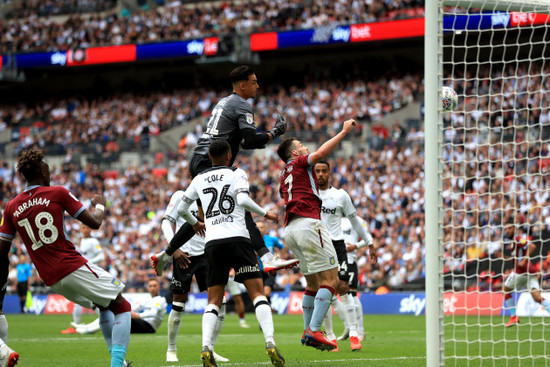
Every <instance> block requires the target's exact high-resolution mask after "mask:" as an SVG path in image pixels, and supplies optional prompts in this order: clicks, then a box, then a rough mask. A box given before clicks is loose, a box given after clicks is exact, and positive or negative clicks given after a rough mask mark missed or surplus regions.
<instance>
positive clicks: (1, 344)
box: [0, 339, 7, 348]
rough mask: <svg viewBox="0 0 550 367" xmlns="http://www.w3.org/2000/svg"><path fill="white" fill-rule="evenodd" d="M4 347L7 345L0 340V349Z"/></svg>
mask: <svg viewBox="0 0 550 367" xmlns="http://www.w3.org/2000/svg"><path fill="white" fill-rule="evenodd" d="M4 345H7V344H6V343H5V342H4V340H3V339H0V348H2V347H3V346H4Z"/></svg>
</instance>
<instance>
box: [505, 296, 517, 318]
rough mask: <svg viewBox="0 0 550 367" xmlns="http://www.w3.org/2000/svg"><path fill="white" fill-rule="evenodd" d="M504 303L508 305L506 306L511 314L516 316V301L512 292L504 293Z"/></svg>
mask: <svg viewBox="0 0 550 367" xmlns="http://www.w3.org/2000/svg"><path fill="white" fill-rule="evenodd" d="M504 304H505V305H506V308H507V309H508V310H509V311H510V316H512V317H514V316H516V303H515V302H514V298H513V297H512V295H511V294H510V293H508V294H505V295H504Z"/></svg>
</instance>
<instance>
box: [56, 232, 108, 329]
mask: <svg viewBox="0 0 550 367" xmlns="http://www.w3.org/2000/svg"><path fill="white" fill-rule="evenodd" d="M80 232H81V233H82V239H81V240H80V246H79V247H78V248H77V250H78V252H80V254H81V255H82V256H84V257H85V258H86V259H87V260H88V261H89V262H91V263H93V264H96V265H99V264H100V263H101V262H102V261H104V260H105V253H104V252H103V249H102V248H101V244H100V243H99V241H98V239H97V238H94V237H92V236H91V233H92V229H91V228H90V227H88V226H86V225H84V224H81V225H80ZM82 311H83V308H82V306H81V305H79V304H78V303H75V304H74V307H73V322H71V326H70V327H69V328H67V329H65V330H61V334H76V327H77V326H79V325H81V324H80V322H81V321H82ZM98 320H99V319H98Z"/></svg>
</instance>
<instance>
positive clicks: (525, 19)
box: [510, 11, 550, 27]
mask: <svg viewBox="0 0 550 367" xmlns="http://www.w3.org/2000/svg"><path fill="white" fill-rule="evenodd" d="M546 23H550V15H547V14H534V13H520V12H517V11H513V12H510V25H511V26H512V27H521V26H526V25H533V24H546Z"/></svg>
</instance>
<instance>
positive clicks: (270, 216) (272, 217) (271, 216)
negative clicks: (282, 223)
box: [265, 210, 279, 223]
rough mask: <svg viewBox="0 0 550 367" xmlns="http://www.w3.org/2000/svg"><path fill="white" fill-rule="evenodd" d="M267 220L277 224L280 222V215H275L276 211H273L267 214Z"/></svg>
mask: <svg viewBox="0 0 550 367" xmlns="http://www.w3.org/2000/svg"><path fill="white" fill-rule="evenodd" d="M265 218H266V219H269V220H271V221H273V222H275V223H278V222H279V215H278V214H277V213H275V212H274V211H272V210H270V211H268V212H267V214H266V215H265Z"/></svg>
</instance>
